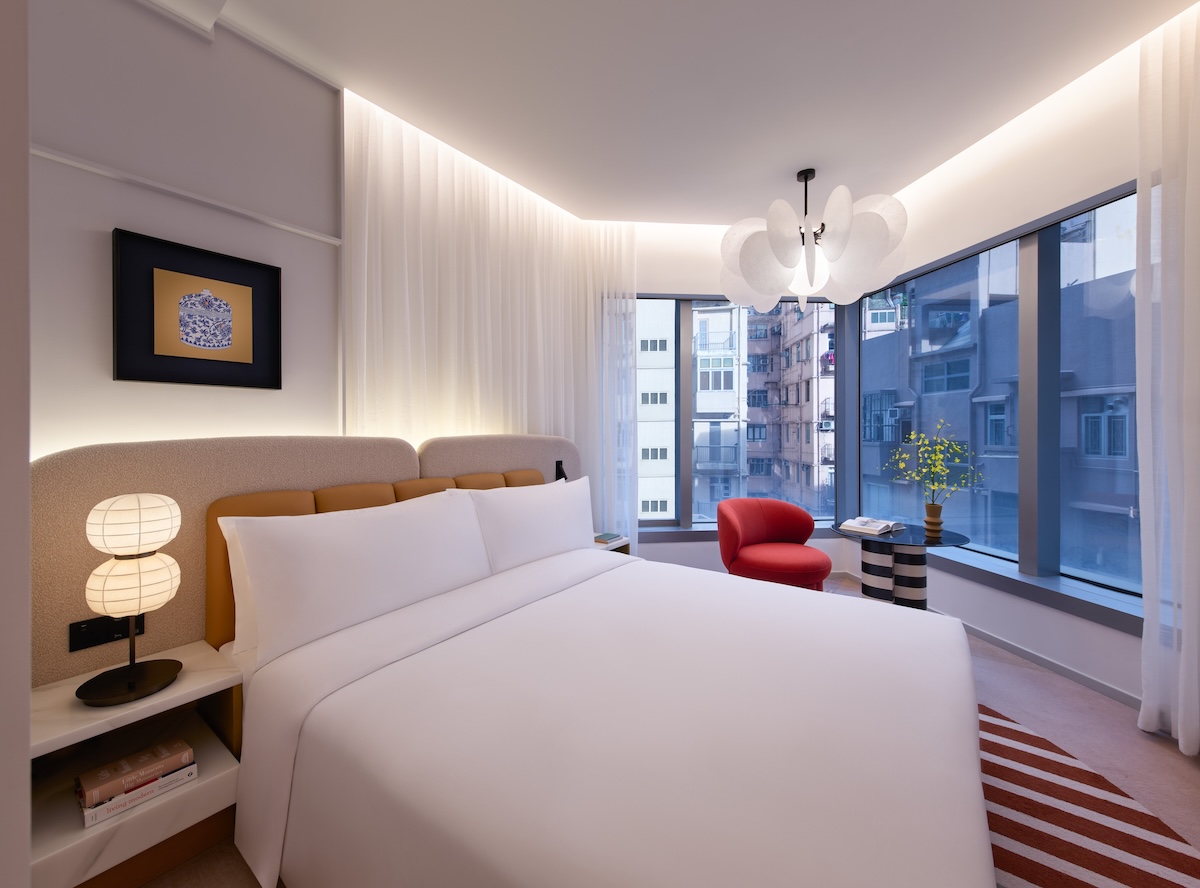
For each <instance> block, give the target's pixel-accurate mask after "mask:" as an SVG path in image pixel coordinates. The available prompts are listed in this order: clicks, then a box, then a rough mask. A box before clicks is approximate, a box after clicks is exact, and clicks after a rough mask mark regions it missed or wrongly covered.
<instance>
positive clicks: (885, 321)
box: [867, 308, 896, 327]
mask: <svg viewBox="0 0 1200 888" xmlns="http://www.w3.org/2000/svg"><path fill="white" fill-rule="evenodd" d="M868 314H869V318H868V320H867V324H868V325H869V326H872V327H880V326H883V327H888V326H891V325H893V324H895V323H896V310H895V309H894V308H889V309H886V310H883V311H871V312H869V313H868Z"/></svg>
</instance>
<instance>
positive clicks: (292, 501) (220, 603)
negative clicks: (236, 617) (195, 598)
mask: <svg viewBox="0 0 1200 888" xmlns="http://www.w3.org/2000/svg"><path fill="white" fill-rule="evenodd" d="M316 511H317V505H316V499H315V498H314V496H313V492H312V491H311V490H268V491H265V492H262V493H243V494H239V495H237V496H224V497H221V499H219V500H214V501H213V503H212V505H210V506H209V507H208V515H207V517H206V519H205V529H206V531H207V533H208V540H207V544H206V552H205V559H206V561H207V571H208V583H207V585H206V588H205V591H204V595H205V601H204V604H205V623H204V640H205V641H207V642H208V643H209V644H211V645H212V646H213V647H215V648H219V647H220V646H221V645H223V644H225V642H227V641H233V626H234V622H233V577H232V576H231V575H230V573H229V548H228V547H227V546H226V545H225V535H224V534H223V533H221V526H220V525H219V524H217V519H218V518H224V517H226V516H229V515H252V516H263V515H311V514H313V513H314V512H316Z"/></svg>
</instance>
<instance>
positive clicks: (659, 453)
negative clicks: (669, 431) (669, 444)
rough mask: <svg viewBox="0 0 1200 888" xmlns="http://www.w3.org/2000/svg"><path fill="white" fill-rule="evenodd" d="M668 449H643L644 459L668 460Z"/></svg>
mask: <svg viewBox="0 0 1200 888" xmlns="http://www.w3.org/2000/svg"><path fill="white" fill-rule="evenodd" d="M666 458H667V448H665V447H643V448H642V459H646V460H650V459H666Z"/></svg>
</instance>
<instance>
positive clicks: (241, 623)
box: [217, 516, 258, 654]
mask: <svg viewBox="0 0 1200 888" xmlns="http://www.w3.org/2000/svg"><path fill="white" fill-rule="evenodd" d="M234 521H235V519H234V518H231V517H228V516H223V517H221V518H218V519H217V524H219V525H220V526H221V533H222V534H224V535H225V545H226V547H227V548H228V549H229V573H230V576H231V578H232V579H233V646H232V647H231V648H230V650H229V652H230V653H231V654H243V653H245V652H246V651H248V650H251V649H253V648H254V647H255V646H256V645H257V644H258V609H257V608H256V607H255V606H254V589H253V587H251V585H250V577H249V576H247V574H246V559H245V558H244V557H243V556H242V542H241V540H240V539H239V538H238V534H237V526H236V525H235V523H234Z"/></svg>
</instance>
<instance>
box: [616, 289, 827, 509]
mask: <svg viewBox="0 0 1200 888" xmlns="http://www.w3.org/2000/svg"><path fill="white" fill-rule="evenodd" d="M833 317H834V315H833V306H832V305H829V304H827V303H810V304H808V305H807V306H805V307H804V308H803V309H800V308H799V307H798V305H797V303H796V302H795V301H785V302H781V303H780V304H779V305H778V306H776V307H775V308H774V309H772V310H771V311H770V312H767V313H759V312H756V311H755V310H754V309H751V308H744V307H741V306H737V305H733V304H731V303H729V302H727V301H725V300H724V299H721V300H713V299H698V298H697V299H674V298H672V299H668V298H641V299H639V300H638V340H639V344H640V345H641V346H642V347H641V350H640V351H639V353H638V359H639V364H638V368H639V369H638V388H639V392H641V393H645V394H647V395H653V392H654V391H655V390H656V389H658V390H660V392H661V389H662V386H663V384H664V383H663V382H662V380H663V378H664V376H665V375H666V374H674V376H673V381H672V388H671V391H673V392H676V393H677V394H676V396H675V397H674V398H671V397H670V395H668V401H670V404H669V405H667V406H665V407H662V406H661V405H660V409H657V410H655V409H654V408H655V407H656V405H654V404H652V403H643V404H642V405H641V406H640V407H639V410H640V411H641V413H640V414H639V424H638V434H639V448H642V447H646V448H650V449H651V451H652V450H653V448H655V447H662V446H667V447H668V448H671V447H673V448H674V450H675V453H676V454H677V457H676V458H672V459H668V460H665V461H664V460H658V461H655V460H644V461H643V464H642V466H641V471H640V473H639V497H638V498H639V501H640V502H641V504H642V505H643V506H644V507H647V508H643V509H642V510H641V513H640V514H639V518H640V519H641V521H642V522H643V524H644V525H648V526H653V525H656V524H678V525H682V526H700V527H703V526H711V525H712V524H713V523H714V522H715V521H716V508H717V503H719V502H720V501H721V500H723V499H728V498H729V497H734V496H751V497H754V496H759V497H773V498H776V499H784V500H787V501H789V502H793V503H796V504H798V505H801V506H803V507H805V508H806V509H808V510H809V511H810V512H811V513H812V514H813V515H814V516H815V517H818V518H832V517H833V508H834V466H833V453H834V447H833V441H834V435H835V434H836V425H837V424H836V411H835V407H834V405H835V395H834V382H835V372H834V368H835V363H836V362H835V356H834V352H835V342H834V337H833ZM664 341H665V342H666V343H667V345H666V346H665V347H664V346H663V345H662V343H663V342H664ZM654 343H657V345H655V344H654ZM668 437H669V439H670V442H671V443H670V444H666V440H667V439H668ZM664 498H665V499H666V500H667V502H668V506H667V509H666V511H665V512H663V511H655V508H656V501H657V505H658V506H661V504H662V501H663V499H664ZM676 498H678V503H677V501H676ZM677 509H682V511H678V512H677Z"/></svg>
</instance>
